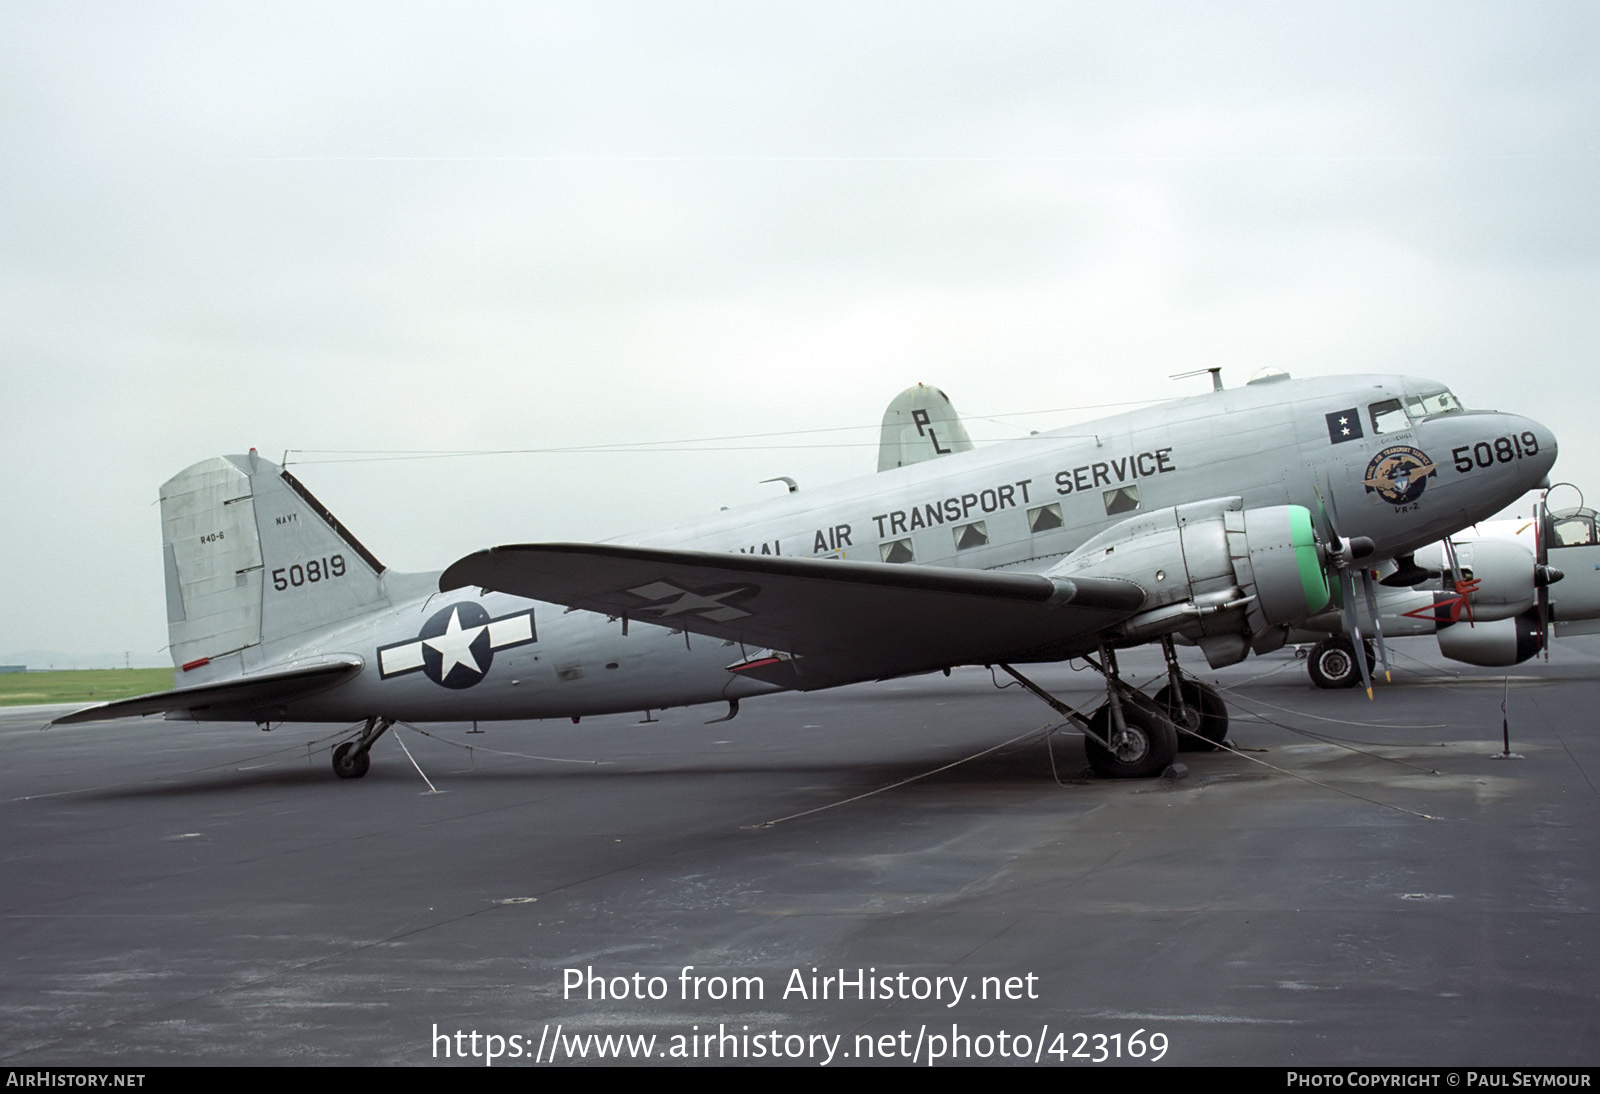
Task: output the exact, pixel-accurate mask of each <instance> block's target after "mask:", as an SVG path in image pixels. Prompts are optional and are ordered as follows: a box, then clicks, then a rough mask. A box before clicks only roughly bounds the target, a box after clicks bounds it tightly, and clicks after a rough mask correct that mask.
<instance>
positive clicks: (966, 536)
mask: <svg viewBox="0 0 1600 1094" xmlns="http://www.w3.org/2000/svg"><path fill="white" fill-rule="evenodd" d="M950 530H951V531H952V532H954V533H955V536H956V550H958V551H965V550H967V549H968V548H971V547H982V546H983V545H984V544H985V543H988V542H989V530H988V529H987V528H986V527H984V522H983V521H981V520H975V521H973V522H972V523H971V524H958V525H956V526H955V527H954V528H952V529H950Z"/></svg>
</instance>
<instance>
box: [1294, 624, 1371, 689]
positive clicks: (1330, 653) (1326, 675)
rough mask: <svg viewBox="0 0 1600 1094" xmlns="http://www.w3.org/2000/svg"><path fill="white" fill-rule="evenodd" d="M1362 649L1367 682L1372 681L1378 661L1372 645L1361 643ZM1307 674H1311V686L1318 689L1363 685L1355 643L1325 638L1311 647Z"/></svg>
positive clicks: (1337, 636) (1339, 635)
mask: <svg viewBox="0 0 1600 1094" xmlns="http://www.w3.org/2000/svg"><path fill="white" fill-rule="evenodd" d="M1361 648H1362V652H1363V653H1364V654H1365V655H1366V658H1367V678H1368V679H1371V677H1372V670H1373V669H1374V668H1376V667H1377V664H1378V657H1377V654H1376V653H1375V652H1374V651H1373V648H1372V643H1371V641H1369V640H1367V639H1362V640H1361ZM1306 671H1307V672H1309V673H1310V674H1311V682H1312V683H1313V684H1315V685H1317V687H1319V688H1329V689H1336V688H1353V687H1355V686H1356V685H1357V684H1359V683H1361V666H1360V665H1359V664H1358V663H1357V662H1356V647H1355V643H1354V642H1351V641H1350V639H1348V638H1346V637H1345V636H1344V635H1342V634H1336V635H1334V636H1333V637H1331V638H1324V639H1323V640H1322V641H1320V642H1318V643H1317V644H1316V645H1315V646H1312V647H1311V654H1310V656H1309V657H1307V658H1306Z"/></svg>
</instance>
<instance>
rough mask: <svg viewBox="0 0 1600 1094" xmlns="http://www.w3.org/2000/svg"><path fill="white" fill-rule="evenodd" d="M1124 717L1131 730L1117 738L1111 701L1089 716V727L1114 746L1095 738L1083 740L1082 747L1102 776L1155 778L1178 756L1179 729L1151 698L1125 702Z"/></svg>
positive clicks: (1123, 705)
mask: <svg viewBox="0 0 1600 1094" xmlns="http://www.w3.org/2000/svg"><path fill="white" fill-rule="evenodd" d="M1122 720H1123V722H1124V723H1126V725H1127V727H1128V733H1127V736H1126V737H1125V738H1124V739H1122V740H1118V739H1116V738H1115V737H1114V736H1113V734H1114V733H1115V732H1116V731H1115V730H1114V729H1113V728H1112V724H1111V705H1110V704H1109V703H1107V704H1106V705H1105V706H1102V707H1101V708H1100V709H1099V710H1097V711H1095V712H1094V714H1093V715H1092V716H1091V717H1090V718H1089V728H1090V729H1092V730H1093V731H1094V732H1095V734H1096V735H1097V736H1099V737H1100V738H1101V740H1105V741H1109V742H1110V743H1111V745H1112V748H1113V751H1108V750H1107V749H1106V748H1105V747H1104V746H1103V745H1101V744H1100V743H1099V741H1096V740H1095V739H1094V738H1093V737H1085V738H1084V739H1083V750H1084V752H1085V753H1086V754H1087V755H1088V757H1089V766H1090V767H1092V768H1094V773H1095V774H1096V775H1098V776H1100V777H1101V778H1102V779H1152V778H1155V777H1156V776H1157V775H1159V774H1161V773H1162V772H1163V771H1165V770H1166V769H1167V768H1168V767H1169V766H1170V765H1171V764H1172V761H1173V760H1175V759H1176V758H1177V756H1178V731H1177V730H1176V729H1174V728H1173V727H1172V722H1171V721H1170V720H1169V719H1168V718H1167V716H1166V715H1165V714H1162V713H1161V712H1160V711H1159V710H1157V709H1156V708H1155V706H1154V705H1153V704H1151V703H1150V702H1149V700H1145V701H1144V702H1142V703H1141V702H1124V703H1123V704H1122Z"/></svg>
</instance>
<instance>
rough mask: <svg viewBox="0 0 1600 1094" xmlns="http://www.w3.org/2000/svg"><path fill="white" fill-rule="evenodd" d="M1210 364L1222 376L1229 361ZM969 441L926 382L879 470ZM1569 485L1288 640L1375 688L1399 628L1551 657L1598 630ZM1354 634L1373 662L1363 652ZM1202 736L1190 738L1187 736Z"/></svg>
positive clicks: (1587, 556) (897, 407)
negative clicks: (1557, 643) (1375, 675)
mask: <svg viewBox="0 0 1600 1094" xmlns="http://www.w3.org/2000/svg"><path fill="white" fill-rule="evenodd" d="M1206 371H1208V372H1212V374H1213V375H1214V376H1216V375H1217V374H1219V373H1220V371H1221V370H1220V369H1215V370H1212V369H1208V370H1206ZM1187 375H1198V373H1190V374H1187ZM1179 378H1181V377H1179ZM1219 382H1220V381H1219ZM971 448H972V442H971V440H970V439H969V438H968V436H967V432H966V428H965V426H964V424H963V423H962V422H961V419H960V417H959V415H957V413H956V410H955V407H953V406H952V405H950V400H949V398H948V397H947V396H946V395H945V394H944V392H942V391H940V390H939V389H937V388H931V387H928V386H926V385H924V384H918V385H916V386H915V387H911V388H907V389H906V390H905V391H903V392H901V393H900V394H899V395H898V396H896V398H895V400H894V402H893V403H891V404H890V406H889V410H888V412H887V413H886V414H885V415H884V434H883V443H882V446H881V448H880V451H879V457H878V469H879V470H880V471H881V470H885V469H887V468H889V467H899V466H902V465H903V464H905V463H909V462H915V461H916V460H921V459H934V458H936V457H938V456H942V455H949V454H951V453H953V452H964V451H967V450H969V449H971ZM1492 454H1493V452H1492V449H1488V448H1486V449H1485V450H1483V451H1480V452H1476V453H1475V455H1476V456H1477V457H1481V458H1483V459H1486V460H1487V459H1489V458H1490V457H1491V456H1492ZM1560 486H1564V487H1567V488H1568V489H1571V490H1573V491H1574V492H1576V493H1577V494H1578V495H1579V496H1578V502H1579V504H1578V505H1577V506H1574V507H1570V508H1564V509H1552V508H1550V506H1549V504H1548V503H1549V497H1548V495H1549V493H1550V491H1545V492H1544V493H1543V494H1541V495H1540V497H1539V499H1538V502H1537V503H1536V505H1535V506H1534V511H1533V516H1532V517H1531V518H1528V519H1521V518H1519V519H1515V520H1498V521H1490V522H1489V523H1487V524H1474V525H1473V526H1472V528H1471V529H1470V530H1467V531H1463V532H1460V533H1458V534H1456V535H1453V536H1450V537H1449V538H1447V539H1445V540H1442V541H1440V542H1439V543H1433V544H1429V545H1428V546H1427V547H1424V548H1422V549H1421V550H1419V551H1417V552H1416V553H1415V555H1414V556H1413V558H1412V562H1413V563H1414V565H1409V566H1405V567H1402V566H1401V565H1400V564H1399V563H1398V562H1397V561H1395V560H1378V561H1377V565H1375V566H1372V567H1371V569H1372V570H1373V571H1374V572H1373V573H1372V575H1371V577H1373V578H1376V579H1377V586H1378V588H1377V589H1376V590H1375V596H1373V597H1372V598H1370V599H1369V598H1368V597H1365V596H1363V597H1360V598H1357V602H1356V605H1355V611H1354V613H1348V612H1345V611H1344V610H1342V606H1341V605H1339V604H1338V603H1332V604H1330V605H1329V606H1328V608H1327V610H1326V611H1323V612H1322V613H1320V614H1318V615H1315V616H1312V617H1310V618H1307V619H1306V620H1304V621H1303V622H1302V623H1300V624H1299V625H1297V626H1295V627H1293V628H1291V629H1290V632H1289V641H1290V642H1292V643H1295V644H1296V646H1297V647H1300V649H1299V650H1298V651H1297V652H1300V653H1302V654H1303V655H1304V656H1305V657H1306V668H1307V671H1308V673H1309V675H1310V677H1311V681H1312V683H1314V684H1316V685H1317V686H1318V687H1322V688H1347V687H1355V686H1356V685H1357V684H1365V685H1367V686H1368V687H1369V689H1370V686H1371V674H1372V672H1373V671H1374V670H1376V669H1377V667H1378V662H1379V655H1380V652H1381V655H1382V658H1383V661H1384V666H1385V669H1386V670H1387V667H1388V656H1389V654H1388V642H1387V639H1392V638H1405V637H1411V636H1421V635H1431V636H1433V637H1434V638H1435V639H1436V641H1437V643H1438V647H1439V652H1440V654H1441V655H1443V656H1444V657H1447V658H1449V659H1451V660H1453V661H1461V662H1464V663H1466V664H1469V665H1481V666H1487V667H1505V666H1509V665H1517V664H1521V663H1522V662H1523V661H1526V660H1528V659H1529V658H1530V657H1533V656H1535V655H1536V654H1539V653H1541V652H1543V653H1544V654H1545V656H1546V657H1547V658H1548V656H1549V645H1550V643H1549V639H1550V633H1551V631H1552V630H1553V631H1554V632H1555V634H1556V635H1558V636H1559V635H1574V634H1594V633H1600V514H1597V513H1596V511H1595V510H1593V509H1589V508H1586V507H1585V506H1584V505H1583V504H1582V502H1583V497H1582V491H1579V490H1577V488H1576V487H1574V486H1572V484H1570V483H1562V484H1560ZM1419 569H1420V570H1421V571H1423V572H1425V573H1426V577H1423V576H1422V574H1421V573H1419ZM1557 582H1561V584H1560V586H1559V587H1555V588H1552V586H1555V585H1556V583H1557ZM1347 627H1350V628H1352V629H1350V630H1347ZM1363 635H1365V636H1366V637H1363ZM1324 636H1326V637H1324ZM1356 638H1359V639H1361V644H1362V647H1363V650H1364V652H1365V657H1366V662H1367V664H1366V672H1362V670H1361V667H1360V665H1359V664H1358V662H1357V661H1356V657H1355V641H1354V639H1356ZM1180 640H1181V636H1180ZM1313 644H1314V645H1313ZM1308 645H1309V646H1310V649H1309V650H1306V649H1305V648H1304V647H1306V646H1308ZM1369 694H1370V691H1369ZM1192 740H1193V738H1192V737H1182V738H1180V746H1183V745H1185V744H1188V743H1190V742H1192Z"/></svg>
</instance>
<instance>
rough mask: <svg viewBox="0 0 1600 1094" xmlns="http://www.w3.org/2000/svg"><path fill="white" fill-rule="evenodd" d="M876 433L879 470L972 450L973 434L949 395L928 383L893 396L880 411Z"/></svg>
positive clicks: (906, 465)
mask: <svg viewBox="0 0 1600 1094" xmlns="http://www.w3.org/2000/svg"><path fill="white" fill-rule="evenodd" d="M878 437H879V439H878V470H879V471H888V470H891V469H892V468H896V467H908V466H910V465H911V464H914V463H921V462H922V461H924V460H931V459H933V458H934V457H936V456H948V455H951V454H953V453H956V452H970V451H971V450H972V438H970V437H968V436H967V427H966V426H965V425H962V424H961V416H960V415H959V414H957V413H956V408H955V407H954V406H952V405H951V403H950V398H949V396H947V395H946V394H945V393H944V392H942V391H940V390H939V389H938V388H936V387H929V386H928V385H927V384H917V385H916V386H914V387H908V388H906V389H905V390H904V391H902V392H901V393H900V394H898V395H896V396H895V397H894V399H893V400H892V401H891V402H890V403H889V408H888V409H887V410H885V411H884V412H883V429H882V430H881V431H880V433H879V435H878Z"/></svg>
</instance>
